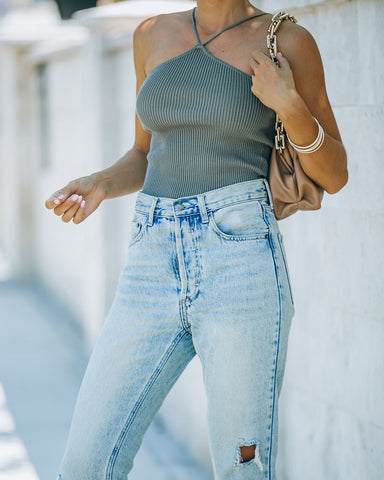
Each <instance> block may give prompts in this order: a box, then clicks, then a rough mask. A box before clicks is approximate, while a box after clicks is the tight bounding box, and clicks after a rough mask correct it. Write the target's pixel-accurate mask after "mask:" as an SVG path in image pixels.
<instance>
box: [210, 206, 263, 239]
mask: <svg viewBox="0 0 384 480" xmlns="http://www.w3.org/2000/svg"><path fill="white" fill-rule="evenodd" d="M208 218H209V224H210V225H211V227H212V230H213V231H214V232H215V233H216V234H217V235H218V236H219V237H220V238H222V239H223V240H229V241H231V242H235V241H241V242H244V241H247V240H249V241H250V240H265V239H266V238H268V237H269V229H268V224H267V231H266V232H264V233H255V234H254V233H252V234H249V235H230V234H229V233H225V232H223V231H222V230H220V228H219V227H218V225H217V223H216V222H215V219H214V217H213V215H212V212H210V213H209V215H208Z"/></svg>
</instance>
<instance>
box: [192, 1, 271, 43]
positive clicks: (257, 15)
mask: <svg viewBox="0 0 384 480" xmlns="http://www.w3.org/2000/svg"><path fill="white" fill-rule="evenodd" d="M261 15H267V13H266V12H265V13H258V14H256V15H252V16H251V17H247V18H243V19H242V20H239V21H238V22H236V23H233V24H232V25H229V26H228V27H225V28H223V29H222V30H220V32H217V33H215V34H214V35H212V36H211V37H209V38H208V40H205V42H203V43H201V42H200V38H199V34H198V33H197V28H196V7H194V8H193V10H192V24H193V30H194V32H195V36H196V40H197V43H198V44H199V45H206V44H207V43H208V42H210V41H211V40H213V39H214V38H216V37H217V36H218V35H220V34H221V33H223V32H225V31H226V30H229V29H230V28H233V27H236V26H237V25H240V24H241V23H244V22H246V21H247V20H251V19H252V18H256V17H260V16H261Z"/></svg>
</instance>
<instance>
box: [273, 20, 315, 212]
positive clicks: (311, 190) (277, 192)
mask: <svg viewBox="0 0 384 480" xmlns="http://www.w3.org/2000/svg"><path fill="white" fill-rule="evenodd" d="M285 19H289V20H291V22H294V23H297V20H296V18H295V17H294V16H293V15H289V14H288V13H285V12H278V13H276V14H275V15H274V16H273V17H272V20H271V24H270V26H269V28H268V35H267V46H268V49H269V52H270V54H271V58H272V60H273V61H274V62H275V63H278V62H277V59H276V58H275V57H276V54H277V51H278V50H277V40H276V31H277V29H278V28H279V26H280V24H281V22H282V21H283V20H285ZM275 127H276V136H275V146H274V148H273V149H272V154H271V158H270V167H269V175H268V177H269V178H268V182H269V187H270V190H271V195H272V200H273V209H274V211H275V216H276V218H277V220H282V219H283V218H286V217H288V216H289V215H292V214H293V213H295V212H297V211H298V210H318V209H319V208H320V207H321V201H322V198H323V195H324V189H323V188H322V187H320V186H319V185H317V184H316V183H315V182H313V180H311V179H310V178H309V177H308V176H307V175H306V173H305V172H304V170H303V168H302V166H301V164H300V160H299V156H298V153H297V152H296V150H295V149H294V148H293V147H292V145H291V144H290V143H289V142H288V141H287V142H285V136H286V134H285V132H284V125H283V122H282V121H281V120H280V118H279V116H278V115H277V114H276V123H275Z"/></svg>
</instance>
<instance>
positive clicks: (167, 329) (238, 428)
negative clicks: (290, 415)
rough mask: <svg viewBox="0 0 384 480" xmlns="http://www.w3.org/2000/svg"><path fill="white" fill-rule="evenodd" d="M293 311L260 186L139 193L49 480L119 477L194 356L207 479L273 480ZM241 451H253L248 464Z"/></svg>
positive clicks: (278, 241)
mask: <svg viewBox="0 0 384 480" xmlns="http://www.w3.org/2000/svg"><path fill="white" fill-rule="evenodd" d="M293 314H294V303H293V298H292V292H291V286H290V281H289V274H288V269H287V263H286V258H285V251H284V246H283V239H282V236H281V233H280V231H279V227H278V224H277V221H276V218H275V215H274V213H273V209H272V207H271V197H270V192H269V186H268V182H267V180H265V179H256V180H250V181H245V182H240V183H235V184H232V185H228V186H225V187H222V188H218V189H215V190H210V191H208V192H205V193H202V194H200V195H196V196H189V197H183V198H178V199H172V198H165V197H155V196H152V195H148V194H145V193H143V192H142V191H139V192H138V193H137V200H136V205H135V213H134V217H133V220H132V229H131V234H130V238H129V242H128V248H127V255H126V262H125V265H124V268H123V269H122V271H121V274H120V277H119V281H118V286H117V291H116V295H115V298H114V300H113V303H112V306H111V308H110V311H109V313H108V315H107V318H106V319H105V323H104V325H103V327H102V329H101V333H100V335H99V337H98V340H97V342H96V345H95V347H94V349H93V351H92V354H91V357H90V361H89V364H88V367H87V369H86V372H85V375H84V379H83V382H82V385H81V388H80V391H79V395H78V398H77V402H76V406H75V411H74V415H73V419H72V424H71V429H70V434H69V438H68V442H67V446H66V450H65V452H64V457H63V459H62V462H61V465H60V474H59V476H58V477H57V478H58V479H61V480H123V479H126V478H127V474H128V473H129V472H130V470H131V468H132V465H133V460H134V457H135V455H136V453H137V451H138V449H139V447H140V444H141V442H142V438H143V436H144V433H145V431H146V430H147V428H148V426H149V424H150V423H151V421H152V419H153V417H154V415H155V413H156V412H157V411H158V409H159V408H160V406H161V404H162V402H163V400H164V398H165V397H166V395H167V393H168V392H169V390H170V389H171V387H172V386H173V385H174V383H175V382H176V380H177V379H178V377H179V376H180V374H181V373H182V372H183V370H184V369H185V367H186V366H187V364H188V363H189V362H190V360H191V359H192V358H193V357H194V355H195V354H196V353H197V355H198V356H199V359H200V361H201V364H202V368H203V375H204V385H205V389H206V394H207V400H208V416H207V422H208V426H209V448H210V455H211V458H212V463H213V469H214V475H215V480H259V479H260V480H261V479H267V480H275V478H276V476H275V460H276V453H277V433H278V397H279V394H280V389H281V386H282V381H283V375H284V368H285V360H286V352H287V343H288V334H289V330H290V324H291V319H292V317H293ZM188 401H193V399H185V401H184V405H183V407H184V408H187V407H188V405H187V404H188ZM244 445H252V446H253V445H255V454H254V457H253V458H251V459H250V460H248V461H243V458H242V456H241V446H244ZM181 480H182V479H181Z"/></svg>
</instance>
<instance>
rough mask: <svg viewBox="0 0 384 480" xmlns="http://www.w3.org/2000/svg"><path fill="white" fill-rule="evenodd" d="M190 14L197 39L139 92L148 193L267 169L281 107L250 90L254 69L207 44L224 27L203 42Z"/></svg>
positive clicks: (211, 184)
mask: <svg viewBox="0 0 384 480" xmlns="http://www.w3.org/2000/svg"><path fill="white" fill-rule="evenodd" d="M259 15H263V14H259ZM255 16H258V15H255ZM192 17H193V22H194V23H193V25H194V28H195V33H196V37H197V41H198V43H197V44H196V45H195V46H194V47H192V48H191V49H189V50H187V51H186V52H184V53H182V54H180V55H178V56H176V57H173V58H171V59H169V60H167V61H165V62H163V63H161V64H160V65H158V66H157V67H155V68H154V69H153V70H152V71H151V72H150V74H149V75H148V77H147V78H146V79H145V81H144V82H143V84H142V86H141V89H140V91H139V94H138V96H137V101H136V109H137V114H138V117H139V119H140V121H141V123H142V125H143V128H144V129H145V130H147V131H148V132H150V133H151V135H152V138H151V145H150V151H149V153H148V155H147V159H148V167H147V172H146V176H145V181H144V185H143V188H142V191H143V192H144V193H147V194H149V195H156V196H161V197H169V198H179V197H184V196H192V195H197V194H199V193H202V192H206V191H208V190H213V189H216V188H220V187H223V186H226V185H229V184H232V183H237V182H243V181H247V180H252V179H255V178H262V177H266V176H267V174H268V168H269V158H270V155H271V151H272V146H273V144H274V135H275V117H276V114H275V112H274V111H273V110H272V109H270V108H268V107H266V106H265V105H264V104H263V103H262V102H261V101H260V100H259V99H258V98H257V97H256V96H255V95H254V94H253V93H252V92H251V86H252V77H251V76H250V75H248V74H246V73H244V72H243V71H241V70H239V69H238V68H236V67H234V66H232V65H230V64H228V63H226V62H224V61H222V60H220V59H219V58H217V57H215V56H214V55H212V54H211V53H210V52H208V50H207V49H206V48H205V44H206V43H207V42H208V41H210V40H212V39H213V38H214V37H216V36H217V35H218V34H219V33H222V31H221V32H219V33H217V34H216V35H214V36H213V37H211V38H210V39H208V40H207V41H206V42H204V43H201V42H200V40H199V38H198V35H197V30H196V24H195V18H194V11H193V15H192ZM250 18H254V17H248V18H247V19H244V20H242V21H240V22H237V23H236V24H234V25H231V26H230V27H227V28H226V29H224V30H227V29H228V28H231V27H233V26H235V25H237V24H239V23H242V22H243V21H246V20H248V19H250Z"/></svg>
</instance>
